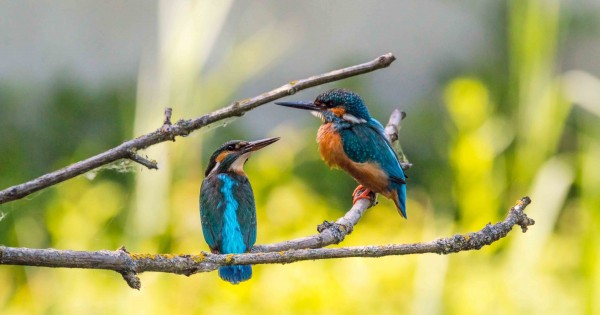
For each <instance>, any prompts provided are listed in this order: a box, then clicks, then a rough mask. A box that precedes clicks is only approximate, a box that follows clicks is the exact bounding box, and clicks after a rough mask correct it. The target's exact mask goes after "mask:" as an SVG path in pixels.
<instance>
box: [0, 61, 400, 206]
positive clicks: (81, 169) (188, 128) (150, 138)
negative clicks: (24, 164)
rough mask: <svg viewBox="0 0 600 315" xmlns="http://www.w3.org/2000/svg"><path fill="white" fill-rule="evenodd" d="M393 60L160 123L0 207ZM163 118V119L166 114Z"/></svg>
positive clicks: (33, 184) (9, 192)
mask: <svg viewBox="0 0 600 315" xmlns="http://www.w3.org/2000/svg"><path fill="white" fill-rule="evenodd" d="M395 59H396V58H395V57H394V56H393V55H392V54H391V53H388V54H385V55H382V56H380V57H378V58H376V59H374V60H372V61H369V62H366V63H363V64H359V65H355V66H351V67H347V68H343V69H339V70H334V71H331V72H328V73H324V74H320V75H316V76H312V77H309V78H306V79H301V80H297V81H292V82H290V83H288V84H286V85H283V86H281V87H279V88H277V89H274V90H272V91H269V92H266V93H263V94H260V95H258V96H255V97H253V98H248V99H244V100H241V101H237V102H234V103H233V104H231V105H229V106H227V107H224V108H221V109H219V110H217V111H214V112H212V113H210V114H206V115H204V116H201V117H198V118H195V119H188V120H179V121H178V122H177V123H176V124H172V125H168V124H163V126H162V127H160V128H158V129H157V130H156V131H154V132H151V133H149V134H145V135H143V136H140V137H138V138H135V139H133V140H129V141H127V142H124V143H122V144H121V145H119V146H117V147H115V148H112V149H110V150H108V151H105V152H103V153H100V154H98V155H95V156H93V157H90V158H88V159H86V160H83V161H79V162H77V163H74V164H71V165H69V166H67V167H65V168H63V169H60V170H57V171H54V172H52V173H48V174H46V175H43V176H40V177H38V178H36V179H34V180H31V181H28V182H26V183H23V184H20V185H16V186H12V187H9V188H6V189H4V190H2V191H0V204H2V203H6V202H9V201H13V200H17V199H21V198H23V197H25V196H27V195H29V194H32V193H34V192H36V191H38V190H41V189H44V188H46V187H49V186H52V185H56V184H58V183H60V182H63V181H65V180H67V179H70V178H73V177H75V176H77V175H81V174H83V173H86V172H89V171H91V170H93V169H95V168H98V167H100V166H102V165H106V164H109V163H112V162H114V161H117V160H120V159H126V158H130V152H132V151H133V152H137V151H139V150H142V149H145V148H147V147H149V146H152V145H155V144H157V143H161V142H164V141H169V140H175V137H177V136H187V135H188V134H190V133H191V132H193V131H195V130H198V129H200V128H202V127H206V126H208V125H210V124H212V123H215V122H218V121H220V120H224V119H226V118H230V117H234V116H242V115H244V114H245V113H246V112H247V111H249V110H252V109H254V108H256V107H258V106H260V105H263V104H266V103H269V102H272V101H274V100H276V99H279V98H282V97H284V96H288V95H292V94H294V93H296V92H297V91H300V90H304V89H307V88H310V87H313V86H317V85H321V84H325V83H328V82H333V81H338V80H341V79H345V78H348V77H352V76H355V75H359V74H364V73H368V72H371V71H374V70H377V69H382V68H385V67H387V66H389V65H390V64H391V63H392V62H393V61H394V60H395ZM165 116H167V114H166V113H165ZM169 120H170V119H169ZM165 121H166V119H165ZM165 126H168V128H165Z"/></svg>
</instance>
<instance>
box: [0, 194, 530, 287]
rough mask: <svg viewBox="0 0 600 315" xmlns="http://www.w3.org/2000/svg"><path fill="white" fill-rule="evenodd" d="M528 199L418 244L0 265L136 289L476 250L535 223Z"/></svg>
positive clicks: (20, 260) (4, 254) (37, 259)
mask: <svg viewBox="0 0 600 315" xmlns="http://www.w3.org/2000/svg"><path fill="white" fill-rule="evenodd" d="M530 203H531V200H530V199H529V197H523V198H521V199H520V200H519V201H518V202H517V204H516V205H515V206H514V207H512V208H511V209H510V211H509V213H508V215H507V217H506V218H505V219H504V220H503V221H501V222H498V223H496V224H488V225H486V226H485V227H484V228H483V229H481V230H479V231H477V232H472V233H468V234H462V235H460V234H457V235H454V236H451V237H447V238H440V239H436V240H433V241H430V242H424V243H413V244H392V245H381V246H356V247H341V248H318V249H299V250H288V251H280V252H268V253H248V254H236V255H232V254H230V255H222V254H211V253H202V254H200V255H170V254H132V253H128V252H127V251H126V250H125V249H124V248H120V249H119V250H116V251H108V250H101V251H95V252H85V251H72V250H56V249H29V248H14V247H4V246H0V264H2V265H23V266H40V267H60V268H82V269H104V270H114V271H117V272H119V273H121V274H122V275H123V277H124V279H125V280H126V281H127V282H128V284H129V285H130V286H131V287H133V288H136V289H139V285H140V284H139V279H138V278H137V277H136V276H135V275H136V274H139V273H142V272H166V273H174V274H183V275H188V276H189V275H192V274H194V273H199V272H208V271H213V270H215V269H217V268H219V267H221V266H226V265H257V264H286V263H293V262H297V261H303V260H317V259H332V258H347V257H382V256H391V255H410V254H423V253H435V254H450V253H457V252H461V251H468V250H477V249H480V248H482V247H483V246H485V245H490V244H492V243H494V242H495V241H497V240H499V239H501V238H503V237H505V236H506V235H507V234H508V233H509V232H510V231H511V230H512V228H513V227H514V226H515V225H518V226H520V227H521V229H522V231H523V232H525V231H527V228H528V227H529V226H530V225H533V224H534V223H535V222H534V221H533V220H532V219H530V218H529V217H527V215H526V214H525V213H524V210H525V208H526V207H527V206H528V205H529V204H530Z"/></svg>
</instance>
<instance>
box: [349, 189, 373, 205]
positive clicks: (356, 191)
mask: <svg viewBox="0 0 600 315" xmlns="http://www.w3.org/2000/svg"><path fill="white" fill-rule="evenodd" d="M363 189H364V190H363ZM361 190H363V192H362V193H360V194H359V192H360V191H361ZM352 197H353V199H352V204H355V203H356V202H357V201H359V200H361V199H368V200H371V199H372V197H371V190H370V189H368V188H366V189H365V187H364V186H363V185H358V187H356V189H354V192H353V193H352Z"/></svg>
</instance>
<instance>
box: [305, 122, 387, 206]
mask: <svg viewBox="0 0 600 315" xmlns="http://www.w3.org/2000/svg"><path fill="white" fill-rule="evenodd" d="M317 142H318V143H319V152H320V153H321V157H322V158H323V160H324V161H325V163H327V165H328V166H329V167H337V168H341V169H343V170H344V171H346V172H348V173H349V174H350V175H351V176H352V177H354V179H355V180H356V181H357V182H359V183H360V184H362V185H363V186H365V187H367V188H369V189H371V190H372V191H374V192H376V193H383V194H384V195H387V194H388V192H389V188H388V186H389V182H388V176H387V174H386V173H385V172H384V171H383V170H382V169H381V167H380V166H379V164H377V163H373V162H366V163H356V162H354V161H352V160H351V159H350V158H349V157H348V156H347V155H346V153H345V152H344V146H343V144H342V138H341V137H340V134H339V133H337V132H335V130H334V128H333V124H332V123H327V124H323V125H322V126H321V128H319V132H318V133H317Z"/></svg>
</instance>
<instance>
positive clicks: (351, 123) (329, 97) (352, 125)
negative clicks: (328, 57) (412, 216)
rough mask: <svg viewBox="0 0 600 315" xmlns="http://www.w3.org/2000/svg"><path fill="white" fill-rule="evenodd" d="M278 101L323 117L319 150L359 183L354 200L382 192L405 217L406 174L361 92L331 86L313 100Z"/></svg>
mask: <svg viewBox="0 0 600 315" xmlns="http://www.w3.org/2000/svg"><path fill="white" fill-rule="evenodd" d="M275 104H277V105H281V106H287V107H293V108H299V109H305V110H310V111H312V112H313V114H314V115H315V116H317V117H319V118H320V119H321V120H322V125H321V127H320V128H319V131H318V133H317V142H318V143H319V152H320V153H321V157H322V158H323V160H324V161H325V163H326V164H327V165H328V166H329V167H333V168H341V169H343V170H344V171H346V172H347V173H349V174H350V175H351V176H352V177H354V179H355V180H356V181H357V182H358V183H359V184H360V185H359V186H358V187H357V188H356V190H354V193H353V194H352V196H353V202H354V203H356V201H358V200H359V199H368V198H369V195H370V194H371V192H375V193H379V194H382V195H383V196H385V197H387V198H390V199H392V200H393V201H394V203H395V204H396V208H397V210H398V212H399V213H400V215H402V217H404V218H406V181H405V180H406V176H405V175H404V171H403V170H402V167H401V166H400V162H399V161H398V157H397V156H396V153H395V152H394V150H393V149H392V146H391V144H390V142H389V141H388V140H387V139H386V138H385V135H384V128H383V125H382V124H381V123H380V122H378V121H377V120H375V119H374V118H372V117H371V115H370V114H369V110H368V109H367V106H366V105H365V102H364V101H363V99H362V98H361V97H360V96H359V95H358V94H356V93H354V92H352V91H350V90H347V89H332V90H329V91H327V92H324V93H321V94H319V95H318V96H317V98H316V99H315V100H314V101H312V102H305V101H302V102H276V103H275Z"/></svg>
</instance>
